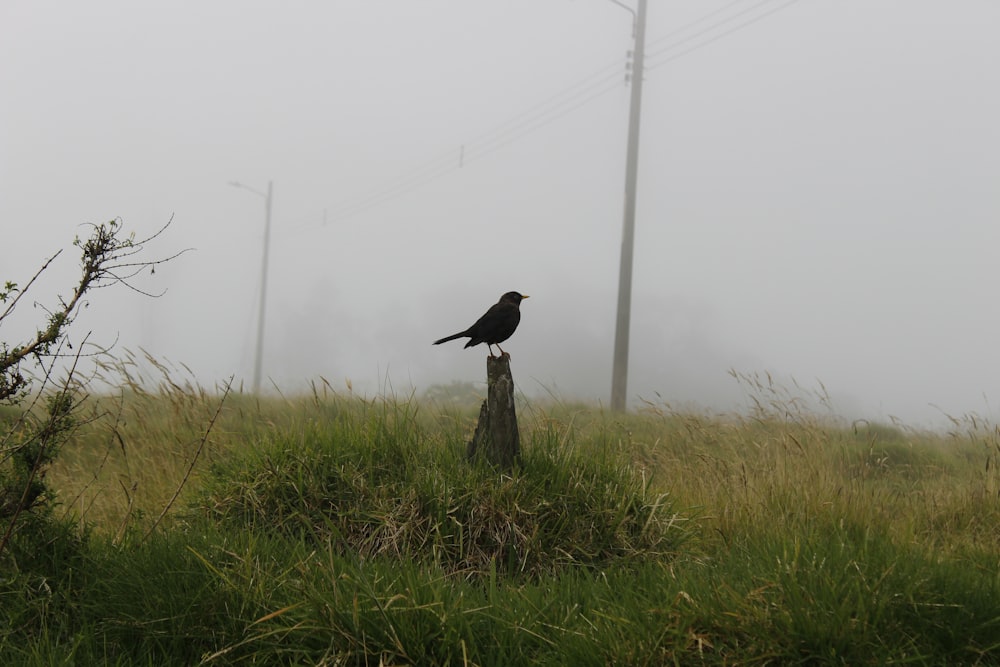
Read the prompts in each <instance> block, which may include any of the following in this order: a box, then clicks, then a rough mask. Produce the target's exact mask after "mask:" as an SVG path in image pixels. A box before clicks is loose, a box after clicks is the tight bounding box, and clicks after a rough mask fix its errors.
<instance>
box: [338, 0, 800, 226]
mask: <svg viewBox="0 0 1000 667" xmlns="http://www.w3.org/2000/svg"><path fill="white" fill-rule="evenodd" d="M746 1H747V0H734V1H733V2H730V3H728V4H727V5H725V6H723V7H721V8H719V9H716V10H714V11H712V12H709V13H708V14H705V15H703V16H701V17H700V18H698V19H695V20H694V21H691V22H689V23H686V24H684V25H683V26H681V27H679V28H676V29H675V30H672V31H670V32H669V33H667V34H665V35H662V36H660V37H658V38H656V39H655V40H653V41H651V42H650V45H654V44H658V43H662V42H664V41H666V40H669V39H670V38H671V37H674V36H677V35H680V34H683V33H685V32H687V31H688V30H690V29H691V28H693V27H695V26H697V25H701V24H703V23H705V22H706V21H708V20H710V19H712V18H714V17H717V16H719V15H720V14H724V13H725V12H726V11H728V10H730V9H732V8H733V7H735V6H737V5H739V4H742V3H744V2H746ZM774 1H775V0H761V1H759V2H756V3H755V4H753V5H752V6H750V7H748V8H746V9H743V10H741V11H738V12H736V13H733V14H730V15H728V16H726V17H725V18H723V19H722V20H720V21H716V22H714V23H712V24H710V25H709V26H707V27H705V28H703V29H702V30H699V31H697V32H695V33H693V34H691V35H688V36H687V37H684V38H683V39H680V40H676V41H674V42H672V43H670V44H668V45H666V46H664V47H663V48H660V49H657V50H654V51H652V52H647V54H646V58H647V59H649V60H648V61H647V64H646V66H645V71H646V72H648V71H650V70H652V69H655V68H657V67H660V66H662V65H664V64H666V63H668V62H671V61H673V60H676V59H677V58H680V57H682V56H684V55H687V54H689V53H691V52H693V51H697V50H698V49H701V48H704V47H706V46H708V45H710V44H712V43H714V42H716V41H718V40H720V39H722V38H723V37H726V36H727V35H730V34H732V33H734V32H736V31H738V30H742V29H743V28H746V27H748V26H750V25H753V24H754V23H757V22H758V21H761V20H763V19H764V18H767V17H768V16H771V15H772V14H775V13H777V12H779V11H781V10H783V9H785V8H787V7H789V6H790V5H792V4H795V3H796V2H798V0H786V1H785V2H784V3H783V4H781V5H778V6H776V7H774V8H773V9H771V10H769V11H766V12H763V13H760V14H757V15H755V16H753V17H752V18H750V19H748V20H746V21H744V22H742V23H739V24H737V25H735V26H733V27H731V28H730V29H728V30H725V31H723V32H721V33H716V34H715V35H714V36H713V37H711V38H710V39H706V40H703V41H700V42H697V43H695V44H693V45H692V46H690V47H689V48H686V49H683V50H681V51H675V49H677V48H678V47H680V46H682V45H684V44H687V43H690V42H692V41H694V40H696V39H697V38H699V37H702V36H705V35H708V34H710V33H713V32H715V31H716V30H718V29H719V28H720V27H722V26H725V25H727V24H729V23H732V22H733V21H734V20H736V19H738V18H739V17H741V16H746V15H747V14H750V13H752V12H754V11H756V10H758V9H760V8H762V7H764V6H766V5H768V4H770V3H772V2H774ZM672 51H675V52H674V53H671V52H672ZM667 54H669V55H667ZM659 56H666V57H665V58H662V59H660V60H659V62H649V61H651V60H656V58H657V57H659ZM620 67H621V61H616V62H615V63H612V64H610V65H606V66H604V67H603V68H601V69H599V70H597V71H595V72H593V73H591V74H590V75H588V76H586V77H584V78H582V79H580V80H578V81H576V82H575V83H573V84H572V85H570V86H568V87H566V88H564V89H562V90H560V91H559V92H557V93H555V94H554V95H551V96H549V97H547V98H545V99H544V100H542V101H540V102H538V103H536V104H534V105H532V106H531V107H529V108H527V109H525V110H524V111H522V112H520V113H518V114H516V115H514V116H512V117H510V118H509V119H507V120H506V121H504V122H502V123H500V124H498V125H495V126H494V127H493V128H491V129H489V130H487V131H485V132H482V133H480V134H479V135H476V136H475V137H473V139H472V140H470V141H468V142H466V143H464V144H462V145H461V146H460V147H459V148H458V149H451V150H448V151H446V152H443V153H440V154H438V155H437V156H436V157H433V158H430V159H428V160H426V161H424V162H423V163H421V164H420V165H418V166H416V167H414V168H412V169H410V170H408V171H406V172H404V173H403V174H401V175H400V176H398V177H396V178H395V179H392V180H390V181H388V182H386V183H385V184H384V185H382V186H381V187H378V188H376V189H374V190H372V191H370V192H369V193H368V194H366V195H362V196H360V197H357V198H353V199H350V200H348V201H345V202H344V203H343V204H342V205H341V206H339V207H335V208H332V209H331V210H330V218H329V220H330V221H331V222H337V221H340V220H343V219H346V218H350V217H353V216H354V215H357V214H359V213H361V212H363V211H365V210H368V209H369V208H372V207H375V206H379V205H381V204H383V203H385V202H388V201H391V200H393V199H396V198H397V197H400V196H402V195H404V194H407V193H409V192H411V191H413V190H415V189H417V188H420V187H422V186H424V185H427V184H429V183H431V182H433V181H435V180H437V179H439V178H442V177H444V176H446V175H448V174H450V173H452V172H454V171H457V170H458V169H460V168H461V167H462V166H463V165H464V164H465V163H468V162H473V161H475V160H479V159H481V158H484V157H486V156H488V155H490V154H492V153H495V152H496V151H498V150H500V149H501V148H503V147H504V146H507V145H508V144H511V143H513V142H515V141H517V140H519V139H521V138H523V137H524V136H526V135H528V134H530V133H532V132H534V131H536V130H538V129H540V128H542V127H545V126H547V125H549V124H551V123H552V122H554V121H556V120H559V119H560V118H562V117H564V116H566V115H567V114H569V113H572V112H573V111H576V110H577V109H579V108H581V107H582V106H585V105H586V104H589V103H590V102H592V101H594V100H596V99H598V98H600V97H602V96H603V95H606V94H608V93H609V92H611V91H612V90H615V89H616V88H619V86H620V81H621V80H620V78H619V77H620V76H621V70H620ZM611 70H614V71H613V72H612V73H610V74H609V73H608V72H609V71H611Z"/></svg>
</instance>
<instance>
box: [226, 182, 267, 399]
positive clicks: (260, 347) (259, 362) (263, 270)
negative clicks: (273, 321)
mask: <svg viewBox="0 0 1000 667" xmlns="http://www.w3.org/2000/svg"><path fill="white" fill-rule="evenodd" d="M229 184H230V185H232V186H233V187H237V188H243V189H244V190H249V191H250V192H252V193H254V194H255V195H258V196H260V197H263V198H264V257H263V259H262V261H261V266H260V306H259V308H258V310H257V350H256V352H255V354H254V362H253V393H254V394H259V393H260V380H261V368H262V366H263V359H264V320H265V317H266V315H267V259H268V251H269V250H270V247H271V194H272V192H273V185H274V183H273V181H268V182H267V194H266V195H265V194H264V193H263V192H260V191H258V190H254V189H253V188H251V187H248V186H246V185H243V184H242V183H239V182H236V181H230V183H229Z"/></svg>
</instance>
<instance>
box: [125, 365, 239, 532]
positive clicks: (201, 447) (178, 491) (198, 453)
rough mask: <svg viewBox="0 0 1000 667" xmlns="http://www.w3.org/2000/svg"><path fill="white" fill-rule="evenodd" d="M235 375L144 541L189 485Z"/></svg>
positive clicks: (228, 383) (230, 378)
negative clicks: (181, 477)
mask: <svg viewBox="0 0 1000 667" xmlns="http://www.w3.org/2000/svg"><path fill="white" fill-rule="evenodd" d="M233 377H234V376H232V375H230V376H229V380H228V381H227V382H226V390H225V391H224V392H223V393H222V398H221V399H220V400H219V405H218V407H217V408H216V409H215V414H214V415H212V419H211V421H209V422H208V427H207V428H206V429H205V435H204V436H202V438H201V442H199V443H198V449H197V450H195V453H194V456H193V457H192V458H191V463H190V464H189V465H188V467H187V470H186V471H185V472H184V478H183V479H182V480H181V483H180V484H179V485H178V486H177V489H176V490H175V491H174V495H173V496H172V497H171V498H170V500H169V501H168V502H167V504H166V505H164V507H163V511H162V512H160V515H159V516H158V517H156V521H154V522H153V525H152V526H150V527H149V530H147V531H146V534H145V535H143V537H142V539H143V541H145V540H147V539H149V536H150V535H152V534H153V531H154V530H156V527H157V526H159V525H160V522H161V521H162V520H163V517H165V516H166V515H167V512H168V511H170V508H171V507H172V506H173V504H174V503H175V502H176V501H177V498H178V496H180V495H181V490H183V489H184V487H185V485H187V481H188V479H189V478H190V477H191V473H192V472H193V471H194V466H195V464H196V463H197V462H198V458H199V457H200V456H201V453H202V451H203V450H204V449H205V443H207V442H208V436H209V434H210V433H211V432H212V428H213V427H214V426H215V422H216V420H218V418H219V415H220V414H221V413H222V406H223V405H225V403H226V399H227V398H228V397H229V392H230V391H231V389H232V386H233Z"/></svg>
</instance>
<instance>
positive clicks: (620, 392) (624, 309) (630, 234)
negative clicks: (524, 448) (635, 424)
mask: <svg viewBox="0 0 1000 667" xmlns="http://www.w3.org/2000/svg"><path fill="white" fill-rule="evenodd" d="M612 1H613V2H614V1H615V0H612ZM615 4H621V3H619V2H616V3H615ZM626 8H627V7H626ZM630 11H631V10H630ZM633 35H634V38H635V49H634V51H633V54H632V76H631V84H632V98H631V101H630V103H629V116H628V154H627V159H626V165H625V216H624V221H623V224H622V256H621V262H620V264H619V275H618V318H617V323H616V325H615V357H614V365H613V367H612V370H611V409H612V410H613V411H615V412H624V410H625V402H626V397H627V387H628V343H629V321H630V319H631V317H632V251H633V248H634V246H635V191H636V180H637V176H638V172H639V116H640V113H641V111H642V70H643V52H644V49H645V42H646V0H638V8H637V11H636V13H635V29H634V33H633Z"/></svg>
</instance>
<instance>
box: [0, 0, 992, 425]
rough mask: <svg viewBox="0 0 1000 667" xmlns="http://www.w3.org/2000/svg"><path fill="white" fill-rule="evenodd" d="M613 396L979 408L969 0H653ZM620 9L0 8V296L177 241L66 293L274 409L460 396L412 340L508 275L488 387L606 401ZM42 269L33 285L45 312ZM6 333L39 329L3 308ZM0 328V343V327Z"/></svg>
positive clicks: (985, 154) (981, 44) (987, 139)
mask: <svg viewBox="0 0 1000 667" xmlns="http://www.w3.org/2000/svg"><path fill="white" fill-rule="evenodd" d="M628 1H629V0H626V2H628ZM649 4H650V7H649V17H648V25H647V58H648V60H647V66H648V67H649V69H648V70H647V72H646V76H645V79H644V81H645V85H644V100H643V108H642V138H641V154H640V166H639V194H638V212H637V222H636V255H635V267H634V271H635V273H634V297H633V320H632V341H631V364H630V375H629V398H630V401H631V404H632V405H633V406H636V405H639V404H640V401H641V399H647V400H652V401H660V400H666V401H669V402H671V403H673V404H683V405H688V404H690V405H697V406H702V407H704V408H707V409H730V408H732V407H733V406H734V405H739V404H740V402H741V396H742V390H741V389H740V387H739V386H738V385H737V383H736V382H734V380H733V379H732V378H731V377H730V376H729V375H728V374H727V371H728V370H729V369H735V370H736V371H738V372H744V373H751V372H762V373H763V372H770V373H771V374H772V375H774V376H775V377H776V378H779V379H783V381H788V379H790V378H794V379H795V380H796V381H797V382H799V383H800V384H802V385H804V386H806V387H817V386H818V383H820V382H821V383H822V384H823V386H825V387H826V389H827V390H828V391H829V393H830V395H831V396H832V398H833V402H834V406H835V408H836V410H837V412H838V413H839V414H842V415H844V416H847V417H850V418H854V417H867V418H873V419H883V420H885V419H889V418H891V417H897V418H900V419H902V420H904V421H905V422H906V423H908V424H912V425H915V426H924V425H932V424H936V423H939V422H940V421H941V420H942V414H943V413H948V414H952V415H961V414H964V413H967V412H976V413H978V414H980V415H984V416H988V417H991V418H993V419H994V420H996V419H997V418H998V412H1000V408H998V407H997V406H998V402H1000V343H998V341H1000V336H998V334H1000V308H998V306H997V303H998V297H1000V289H998V280H997V277H998V276H997V273H998V272H997V262H998V259H1000V252H998V249H1000V121H998V120H997V119H1000V80H998V79H1000V75H998V72H1000V69H998V65H1000V39H998V38H997V35H998V34H1000V3H998V2H995V0H952V1H950V2H943V1H942V0H799V1H798V2H794V1H793V2H788V0H764V1H760V0H737V1H735V2H734V1H732V0H650V3H649ZM631 21H632V19H631V16H630V14H629V13H628V12H626V11H625V10H624V9H623V8H621V7H619V6H616V5H615V4H614V3H613V2H611V1H610V0H530V1H529V0H504V1H503V2H496V1H494V2H483V1H480V0H466V1H462V2H459V1H457V0H451V1H445V0H422V1H421V2H412V1H410V0H386V1H384V2H360V1H354V2H346V1H331V2H291V3H289V2H281V3H279V2H247V1H243V0H241V1H239V2H237V1H236V0H218V1H214V2H184V1H181V2H170V3H167V2H160V3H152V2H143V3H137V2H131V1H129V2H126V1H120V2H112V1H108V0H91V1H90V2H86V3H77V2H45V3H40V2H28V1H24V0H4V2H3V3H2V4H0V63H2V64H0V224H2V229H3V239H4V240H3V252H2V260H0V279H3V280H15V281H18V282H21V283H22V284H23V283H24V282H26V280H27V279H28V278H29V277H30V276H31V275H32V274H33V273H34V272H35V271H36V270H37V268H38V267H39V266H40V264H41V263H42V261H43V260H44V259H45V258H46V257H48V256H50V255H51V254H53V253H54V252H55V251H57V250H58V249H60V248H68V247H69V246H70V243H71V241H72V239H73V237H74V236H76V235H85V234H86V233H87V228H86V227H84V226H82V225H83V224H84V223H88V222H99V221H103V220H108V219H111V218H121V219H122V220H123V222H124V223H125V225H126V227H127V228H128V229H134V230H136V232H137V234H138V235H140V236H141V235H143V234H148V233H151V232H153V231H155V230H156V229H158V228H159V227H160V226H161V225H163V224H164V223H165V222H166V221H167V220H168V219H170V218H171V216H173V225H172V226H171V228H170V229H169V230H168V232H167V234H166V235H165V236H164V237H163V238H161V239H160V240H158V241H157V242H156V244H154V245H153V246H152V247H151V248H150V249H151V250H152V252H153V254H168V253H171V252H174V251H176V250H180V249H182V248H185V247H193V248H195V250H194V251H192V252H190V253H187V254H185V255H183V256H182V257H180V258H178V259H177V260H175V261H173V262H171V263H169V264H167V265H165V266H163V267H161V268H160V269H158V270H157V272H156V274H155V276H147V277H144V278H143V279H142V280H141V281H140V282H139V283H137V285H138V286H140V287H142V288H144V289H149V290H152V291H157V290H162V289H166V294H165V295H164V296H163V297H161V298H159V299H154V300H151V299H147V298H143V297H140V296H139V295H136V294H132V293H127V292H126V291H123V290H116V291H104V292H100V293H97V294H94V295H93V297H92V298H91V300H90V307H89V308H88V309H87V311H86V312H85V313H84V314H83V315H82V316H81V319H80V321H78V323H77V327H78V331H77V333H76V335H77V336H78V337H79V336H81V335H82V333H83V332H84V331H91V330H92V331H93V332H94V333H93V337H94V338H96V339H100V340H103V341H111V340H117V341H118V342H117V345H118V346H119V348H120V349H122V348H124V349H133V350H134V349H138V348H140V347H142V348H144V349H147V350H148V351H150V352H151V353H152V354H154V355H156V356H158V357H162V358H165V359H167V360H170V361H172V362H175V363H183V364H185V365H187V366H188V367H190V368H191V369H192V371H193V372H194V373H195V375H196V376H197V378H198V380H199V381H200V382H201V383H202V384H204V385H206V386H214V385H215V384H216V383H217V382H219V381H222V380H225V379H226V378H228V377H229V376H230V375H235V376H236V378H237V381H240V380H244V381H245V382H246V383H247V385H248V386H249V381H250V378H251V375H252V369H253V350H254V343H255V332H256V326H255V322H256V317H257V300H258V296H259V276H260V265H261V254H262V245H263V238H264V200H263V198H262V197H260V196H258V195H256V194H254V193H253V192H250V191H248V190H246V189H240V188H236V187H232V186H230V185H228V183H229V182H230V181H239V182H241V183H244V184H246V185H247V186H249V187H250V188H253V189H256V190H258V191H261V192H263V191H266V189H267V185H268V182H269V181H273V183H274V195H273V216H272V238H271V240H272V243H271V254H270V281H269V287H268V298H269V302H268V317H267V328H266V337H265V357H264V368H265V373H266V375H267V376H268V377H269V378H271V379H272V380H273V382H274V383H276V384H277V385H278V386H279V387H281V388H283V389H285V390H288V391H294V390H296V389H300V388H302V387H303V386H305V383H307V382H308V381H310V380H313V379H317V378H319V377H323V378H326V379H327V380H329V381H330V382H331V384H333V385H334V387H337V388H340V387H343V386H344V383H345V381H346V380H347V379H350V381H351V382H352V384H353V386H354V388H355V390H358V391H363V392H367V393H369V394H373V393H377V392H379V391H381V389H382V388H383V387H385V386H386V385H391V386H392V387H393V389H394V390H395V391H397V392H401V393H404V394H405V393H408V392H409V391H410V390H411V389H415V390H416V391H417V392H418V393H419V392H422V391H423V390H425V389H427V388H428V387H430V386H432V385H434V384H436V383H446V382H450V381H451V380H460V381H473V382H482V381H483V380H484V378H485V365H484V357H485V356H486V349H485V348H483V347H477V348H474V349H469V350H464V349H462V347H461V343H460V342H453V343H450V344H448V345H442V346H439V347H432V346H431V345H430V342H431V341H432V340H434V339H436V338H439V337H441V336H444V335H447V334H451V333H454V332H456V331H459V330H461V329H464V328H465V327H467V326H468V325H470V324H471V323H472V322H473V321H475V319H476V318H478V317H479V316H480V315H481V314H482V313H483V312H484V311H485V310H486V308H487V307H488V306H489V305H491V304H492V303H494V302H495V301H496V300H497V298H499V296H500V295H501V294H502V293H503V292H506V291H508V290H518V291H520V292H523V293H525V294H529V295H530V296H531V298H530V299H529V300H528V301H526V302H524V304H523V305H522V314H523V317H522V322H521V327H520V329H519V330H518V331H517V333H516V334H515V335H514V337H513V338H512V339H511V340H510V341H508V343H507V344H505V346H504V349H505V350H507V351H508V352H510V353H511V355H512V359H513V363H512V368H513V372H514V376H515V379H516V380H517V382H518V384H519V386H520V388H521V389H522V390H523V391H524V392H526V393H527V394H528V395H531V396H539V395H546V394H547V393H548V392H551V393H554V394H556V395H557V396H559V397H561V398H574V397H582V398H588V399H593V400H599V401H602V402H603V403H604V404H605V405H606V404H607V402H608V393H609V391H610V377H611V361H612V341H613V337H614V316H615V301H616V295H617V287H618V285H617V282H618V259H619V252H620V242H621V225H622V209H623V196H624V165H625V147H626V129H627V113H628V102H629V90H628V87H627V85H626V84H625V82H624V76H625V71H626V70H625V67H626V52H627V51H628V50H629V49H630V48H631V47H632V29H631ZM72 250H73V249H72V248H70V249H69V250H67V252H65V253H64V254H63V256H61V257H60V259H59V260H58V262H57V264H56V266H55V267H54V268H53V269H52V270H51V271H50V275H49V276H48V278H49V280H47V281H45V282H43V283H42V284H41V285H40V286H39V291H38V292H37V293H36V294H35V295H34V297H35V299H37V300H39V301H42V302H48V303H51V301H52V299H54V296H55V295H56V294H64V293H66V292H68V285H69V283H71V282H72V280H73V279H74V278H75V277H76V276H77V273H78V268H77V266H76V264H75V258H74V254H73V253H72V252H71V251H72ZM22 310H23V311H24V312H22V313H19V315H21V316H22V317H24V318H25V319H27V318H28V317H31V316H34V315H35V314H37V312H38V311H34V312H33V311H32V309H31V308H30V304H27V305H26V306H25V308H23V309H22ZM16 335H18V332H17V331H15V330H13V328H12V327H5V329H4V331H3V332H2V337H3V339H5V340H9V341H10V342H13V340H12V339H13V338H14V337H15V336H16Z"/></svg>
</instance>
